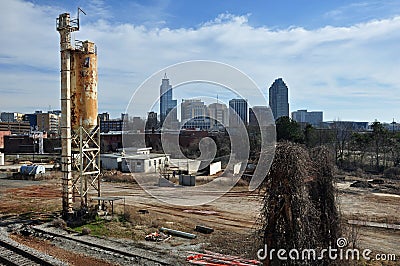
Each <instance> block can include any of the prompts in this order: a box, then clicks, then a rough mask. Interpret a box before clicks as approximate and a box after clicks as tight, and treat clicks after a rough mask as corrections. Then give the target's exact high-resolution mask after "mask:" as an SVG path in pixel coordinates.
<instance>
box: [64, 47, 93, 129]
mask: <svg viewBox="0 0 400 266" xmlns="http://www.w3.org/2000/svg"><path fill="white" fill-rule="evenodd" d="M97 79H98V77H97V54H96V47H95V44H94V43H92V42H89V41H85V42H83V43H82V45H81V46H79V47H78V49H75V50H73V51H72V57H71V125H72V129H73V130H75V131H76V130H78V129H79V126H80V125H81V124H82V127H83V128H84V129H86V130H87V131H91V130H93V129H94V128H95V127H96V125H97V113H98V105H97Z"/></svg>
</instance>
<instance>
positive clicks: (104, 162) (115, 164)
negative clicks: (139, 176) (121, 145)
mask: <svg viewBox="0 0 400 266" xmlns="http://www.w3.org/2000/svg"><path fill="white" fill-rule="evenodd" d="M169 160H170V158H169V155H166V154H157V153H148V154H133V155H122V154H102V155H101V157H100V162H101V168H102V169H105V170H119V171H121V172H131V173H156V172H159V168H160V167H163V166H164V165H165V164H166V163H168V162H169Z"/></svg>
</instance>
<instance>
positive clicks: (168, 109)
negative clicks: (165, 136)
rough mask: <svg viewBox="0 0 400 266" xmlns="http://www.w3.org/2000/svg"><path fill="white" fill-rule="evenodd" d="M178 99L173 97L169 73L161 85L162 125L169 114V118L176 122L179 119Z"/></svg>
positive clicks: (165, 75)
mask: <svg viewBox="0 0 400 266" xmlns="http://www.w3.org/2000/svg"><path fill="white" fill-rule="evenodd" d="M176 106H177V101H176V100H173V99H172V85H170V84H169V79H168V77H167V73H165V74H164V78H163V79H162V81H161V86H160V122H161V125H162V124H163V123H164V120H165V119H166V118H167V116H168V118H169V119H168V120H169V121H172V122H175V121H176V120H177V110H176Z"/></svg>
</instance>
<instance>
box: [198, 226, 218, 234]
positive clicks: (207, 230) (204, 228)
mask: <svg viewBox="0 0 400 266" xmlns="http://www.w3.org/2000/svg"><path fill="white" fill-rule="evenodd" d="M194 230H195V231H197V232H199V233H203V234H211V233H212V232H214V229H213V228H211V227H207V226H204V225H196V228H195V229H194Z"/></svg>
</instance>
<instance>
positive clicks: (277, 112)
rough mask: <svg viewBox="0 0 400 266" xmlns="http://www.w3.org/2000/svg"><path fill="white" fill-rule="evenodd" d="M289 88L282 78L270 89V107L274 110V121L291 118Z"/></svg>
mask: <svg viewBox="0 0 400 266" xmlns="http://www.w3.org/2000/svg"><path fill="white" fill-rule="evenodd" d="M288 91H289V89H288V87H287V86H286V84H285V82H284V81H283V80H282V78H278V79H276V80H275V81H274V83H272V85H271V87H270V88H269V106H270V107H271V109H272V114H273V115H274V119H275V120H277V119H278V118H280V117H282V116H287V117H289V99H288Z"/></svg>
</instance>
